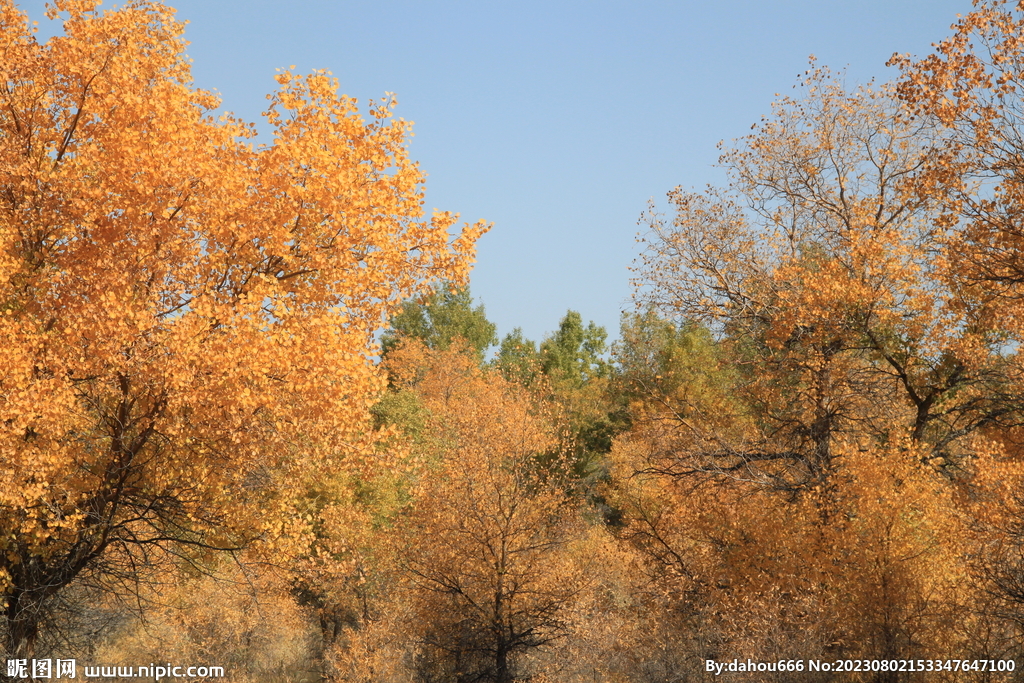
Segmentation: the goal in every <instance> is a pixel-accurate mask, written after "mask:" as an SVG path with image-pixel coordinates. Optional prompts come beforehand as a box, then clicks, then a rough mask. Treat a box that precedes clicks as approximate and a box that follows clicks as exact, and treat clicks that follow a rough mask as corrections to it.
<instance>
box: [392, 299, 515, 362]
mask: <svg viewBox="0 0 1024 683" xmlns="http://www.w3.org/2000/svg"><path fill="white" fill-rule="evenodd" d="M496 331H497V328H496V327H495V325H494V323H492V322H491V321H489V320H488V319H487V316H486V315H485V313H484V307H483V304H480V305H479V306H476V307H474V306H473V297H472V295H471V294H470V293H469V287H468V286H466V287H463V288H455V287H452V286H445V285H442V286H440V287H438V288H437V289H435V290H434V291H433V292H432V293H431V294H430V295H429V296H428V297H427V298H426V299H425V300H424V301H422V302H420V301H416V300H409V301H406V302H404V303H403V304H402V310H401V311H399V313H398V314H397V315H395V316H394V317H393V318H392V319H391V329H390V330H388V331H387V332H385V333H384V335H383V336H382V337H381V347H382V355H384V356H386V355H387V354H388V353H389V352H391V351H392V350H393V349H394V348H395V347H396V346H397V345H398V343H399V341H400V340H401V339H403V338H406V339H408V338H411V339H419V340H421V341H423V343H425V344H426V345H427V346H428V347H429V348H431V349H435V350H443V349H447V348H448V347H449V346H450V345H451V343H452V340H454V339H457V338H462V339H465V340H466V342H467V343H468V344H469V346H470V347H471V348H472V349H473V351H474V353H475V354H476V357H477V362H483V359H484V354H485V353H486V352H487V349H488V348H490V347H491V346H494V345H495V344H497V343H498V338H497V334H496Z"/></svg>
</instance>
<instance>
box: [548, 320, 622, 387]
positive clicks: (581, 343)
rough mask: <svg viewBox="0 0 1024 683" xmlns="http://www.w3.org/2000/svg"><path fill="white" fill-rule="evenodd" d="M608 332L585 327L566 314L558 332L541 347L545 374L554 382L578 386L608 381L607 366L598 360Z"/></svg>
mask: <svg viewBox="0 0 1024 683" xmlns="http://www.w3.org/2000/svg"><path fill="white" fill-rule="evenodd" d="M607 338H608V332H607V331H605V329H604V328H603V327H601V326H600V325H595V324H594V322H593V321H591V322H590V323H589V324H588V325H587V326H586V327H584V326H583V319H582V317H580V314H579V313H577V312H576V311H569V312H567V313H566V314H565V317H564V318H562V320H561V322H559V324H558V330H557V331H556V332H555V333H554V334H553V335H551V336H549V337H548V338H547V339H545V340H544V341H543V342H542V343H541V345H540V361H541V368H542V369H543V371H544V374H546V375H548V376H549V377H551V378H552V380H553V381H555V382H567V383H569V384H572V385H576V386H580V385H582V384H584V383H585V382H587V381H588V380H590V379H594V378H597V377H607V376H608V374H609V371H610V367H609V365H608V362H607V361H606V360H604V359H603V358H602V357H601V356H602V354H604V352H605V350H606V344H605V340H606V339H607Z"/></svg>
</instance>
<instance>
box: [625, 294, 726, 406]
mask: <svg viewBox="0 0 1024 683" xmlns="http://www.w3.org/2000/svg"><path fill="white" fill-rule="evenodd" d="M620 334H621V338H620V340H619V341H618V342H616V343H615V346H614V348H613V355H614V357H615V361H616V363H617V365H618V373H617V380H618V382H617V384H618V386H619V391H621V392H623V393H624V394H625V395H626V396H627V397H628V398H629V399H631V400H636V399H649V398H652V397H656V396H657V397H665V396H688V397H690V398H691V399H692V400H694V401H696V402H697V403H700V402H701V401H700V400H699V397H702V396H704V397H706V396H709V395H712V394H715V395H720V394H722V393H723V392H725V391H726V390H727V387H729V386H731V385H733V384H734V383H735V380H734V378H733V375H734V373H733V372H732V371H731V370H730V369H729V368H728V366H727V365H726V364H724V363H723V358H722V356H723V351H722V349H721V347H720V346H719V344H718V343H717V342H716V341H715V339H714V337H713V336H712V334H711V331H710V330H709V329H708V328H706V327H704V326H702V325H699V324H697V323H689V322H688V323H683V324H681V325H677V324H675V323H673V322H671V321H669V320H666V319H665V318H662V317H661V316H659V315H658V313H657V312H656V311H654V310H653V309H651V308H648V309H646V310H644V311H642V312H638V313H630V312H624V313H623V314H622V323H621V328H620Z"/></svg>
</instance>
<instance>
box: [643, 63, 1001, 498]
mask: <svg viewBox="0 0 1024 683" xmlns="http://www.w3.org/2000/svg"><path fill="white" fill-rule="evenodd" d="M804 88H805V93H806V95H805V96H804V97H802V98H796V97H786V98H782V99H780V100H779V101H778V102H777V103H776V104H775V107H774V112H773V114H772V115H771V116H769V117H766V118H765V119H764V120H763V121H762V122H761V123H760V124H759V125H757V126H755V132H754V133H752V134H751V135H749V136H747V137H745V138H743V139H742V140H741V141H740V143H739V144H738V145H737V146H736V147H735V148H733V149H728V150H726V151H725V153H724V154H723V156H722V164H723V165H724V166H725V167H726V168H727V170H728V171H729V172H730V173H731V175H732V179H733V182H732V184H731V185H730V187H729V188H726V189H716V188H712V189H709V190H708V191H706V192H704V193H695V192H688V191H685V190H683V189H681V188H677V189H676V190H674V191H673V192H672V193H670V201H671V203H672V206H673V211H674V217H673V218H672V219H671V220H667V219H664V218H663V217H661V216H660V215H659V214H657V213H656V212H651V213H649V214H648V221H649V225H650V228H651V231H650V233H649V234H648V236H647V237H646V238H645V239H644V243H645V245H646V251H645V254H644V256H643V262H642V265H641V266H640V267H639V268H638V274H639V277H638V285H639V287H640V292H639V296H640V299H641V300H642V301H645V302H648V303H650V304H651V305H654V306H656V307H657V308H658V309H659V310H660V311H662V312H663V313H664V314H665V315H667V316H669V317H670V318H673V319H675V320H679V321H681V322H683V323H686V322H688V321H692V322H695V323H700V324H702V325H705V326H707V327H708V328H709V329H711V330H712V331H714V332H715V333H716V334H717V335H719V337H720V338H721V339H722V340H723V341H724V342H726V343H727V345H728V346H729V347H730V353H731V356H732V359H733V362H735V363H736V367H737V369H738V370H739V371H740V372H741V373H742V374H743V376H744V378H745V379H744V381H743V382H742V383H741V384H739V385H738V386H739V387H741V393H742V399H743V402H744V403H745V404H746V405H747V406H748V412H749V414H750V415H751V416H753V418H754V419H755V420H756V422H755V423H754V425H753V426H754V429H752V430H747V431H746V434H745V436H744V438H743V439H740V440H736V439H726V438H723V437H722V434H721V433H718V432H716V431H715V430H714V429H708V428H705V427H704V426H702V424H701V422H700V420H688V421H686V422H685V423H680V428H681V429H682V430H683V431H686V432H688V433H689V435H688V436H687V439H689V440H690V441H691V442H693V443H695V442H697V441H699V442H701V443H702V444H703V445H701V446H699V447H697V448H695V449H692V450H691V452H690V454H691V456H697V457H696V459H692V458H691V460H690V463H689V464H690V465H691V466H693V467H696V468H698V469H704V470H707V471H713V472H719V473H728V472H731V473H736V474H741V473H742V475H743V476H751V477H755V478H758V479H761V480H762V481H764V482H765V483H770V484H771V485H773V486H777V487H782V488H801V487H804V486H806V485H814V484H815V483H820V482H822V481H825V480H826V479H827V478H828V476H829V473H830V472H831V471H832V470H833V448H834V447H835V445H836V444H837V443H838V442H839V441H842V440H847V439H855V440H856V439H866V440H867V441H866V442H865V443H867V442H874V443H882V442H886V441H888V440H891V439H893V438H900V437H901V436H902V435H908V436H909V437H910V438H911V439H912V440H914V441H915V442H920V443H927V444H929V448H930V453H931V456H930V457H934V458H939V457H941V458H944V459H954V460H955V459H957V458H958V457H959V456H960V455H963V454H964V451H963V450H962V449H961V446H962V444H963V443H964V441H963V439H964V437H966V436H967V435H969V434H971V433H974V432H976V431H977V430H978V429H980V428H983V427H986V426H993V425H998V424H1004V423H1007V422H1012V421H1013V420H1015V419H1016V418H1015V414H1016V412H1015V410H1016V409H1015V402H1014V401H1013V400H1011V399H1010V398H1009V393H1008V392H1009V389H1010V385H1009V384H1007V382H1006V375H1005V373H1004V372H1003V371H1002V369H1001V367H1000V363H1001V360H1000V359H999V357H998V353H997V350H998V339H997V338H995V337H994V336H992V335H978V334H975V330H974V328H972V326H971V325H970V324H968V323H967V322H966V321H965V318H964V317H963V315H962V311H961V309H960V307H959V306H958V303H957V302H958V299H957V297H956V296H954V294H955V292H954V288H953V287H951V286H950V285H949V284H948V283H947V282H946V281H945V280H943V279H942V277H941V276H940V269H941V267H942V263H943V260H942V258H940V255H941V253H943V248H944V244H945V243H944V240H943V234H942V232H941V230H939V229H938V228H937V227H936V224H935V222H934V221H935V219H936V217H937V216H938V215H939V213H940V209H939V205H940V202H939V200H938V199H937V198H936V197H935V196H934V195H933V194H931V193H929V192H927V191H925V190H924V189H923V188H922V187H921V186H920V185H919V183H918V176H917V175H916V174H917V172H918V171H920V170H921V169H923V168H924V167H925V166H926V163H927V160H928V158H929V155H930V154H931V153H932V150H933V149H934V147H936V146H938V145H940V144H941V142H942V140H943V137H942V132H941V130H940V129H939V127H938V126H937V125H936V124H935V123H934V122H932V121H927V120H920V119H914V118H912V117H909V116H907V115H905V113H904V112H903V111H902V109H901V108H900V106H899V103H898V102H897V100H896V99H895V97H894V93H893V89H892V88H891V87H890V86H862V87H860V88H858V89H856V90H855V91H852V92H847V91H846V90H845V89H844V88H843V87H842V86H840V85H839V84H838V82H837V81H836V80H835V79H834V78H833V77H832V76H831V74H829V73H828V72H827V71H826V70H824V69H820V68H812V70H811V71H809V72H808V74H807V77H806V80H805V83H804ZM968 345H970V346H972V347H973V348H975V349H977V351H978V353H976V354H975V355H974V357H973V359H972V360H970V361H968V360H966V359H965V357H964V355H963V354H962V353H960V349H962V348H963V347H965V346H968Z"/></svg>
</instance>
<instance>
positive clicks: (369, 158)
mask: <svg viewBox="0 0 1024 683" xmlns="http://www.w3.org/2000/svg"><path fill="white" fill-rule="evenodd" d="M97 4H98V3H97V2H93V1H92V0H59V1H58V2H56V3H55V5H54V7H53V9H51V10H50V16H51V17H55V16H56V15H57V14H58V13H63V14H64V15H65V17H66V18H65V20H64V34H63V35H59V36H56V37H54V38H51V39H50V40H49V41H47V42H46V43H45V44H40V43H38V42H37V41H36V39H35V38H34V37H33V35H32V29H31V28H30V24H29V22H28V19H27V17H26V16H25V15H24V14H23V13H22V12H21V11H19V10H18V9H17V8H16V7H15V5H14V4H13V3H11V2H4V3H0V72H2V77H0V82H2V83H3V86H2V88H0V99H2V106H0V129H2V134H0V187H2V190H0V273H2V274H0V340H2V341H0V528H2V529H3V532H2V535H0V596H2V610H3V614H4V617H5V622H6V623H5V631H6V642H5V647H6V650H7V652H8V655H9V656H14V657H31V656H32V655H33V649H34V645H35V642H36V639H37V635H38V618H39V614H40V611H41V610H42V609H43V607H44V606H45V604H46V603H47V601H48V600H50V599H51V598H52V597H53V596H54V595H55V594H56V593H58V592H59V591H61V590H63V589H64V588H65V587H67V586H68V585H69V584H71V583H72V582H75V581H86V580H90V581H93V582H97V583H99V584H101V585H104V586H107V587H108V588H112V589H115V590H124V589H126V587H127V588H130V586H131V585H132V583H133V582H134V581H135V580H136V579H137V578H138V575H139V572H142V571H145V569H146V568H147V567H148V566H151V565H152V563H153V562H155V561H156V559H157V558H158V557H159V556H160V553H161V552H163V551H170V552H177V553H178V554H179V555H182V556H185V557H187V556H188V555H189V553H192V552H207V551H216V550H224V549H232V548H239V547H242V546H244V545H246V544H247V543H250V542H251V541H253V540H254V539H257V538H261V537H262V538H270V537H283V536H295V537H300V536H301V534H302V533H303V528H304V523H303V522H300V520H298V518H297V517H296V516H295V515H293V514H292V513H291V512H289V511H290V510H291V509H292V508H291V505H290V502H289V495H290V494H289V492H288V489H287V488H286V487H282V486H279V484H280V483H282V480H283V479H284V478H287V477H291V478H294V477H297V476H301V474H302V471H303V469H304V468H310V467H312V468H321V469H329V468H330V467H334V466H336V464H337V463H338V462H341V461H345V460H346V459H351V458H354V457H355V456H357V455H358V453H359V451H360V449H361V447H360V445H359V444H360V442H361V441H364V440H365V438H364V435H365V434H366V433H367V427H366V407H367V405H368V404H369V403H370V402H371V401H372V399H373V397H374V396H375V395H376V393H377V391H378V390H379V388H380V387H381V382H380V381H379V380H378V378H377V375H376V372H375V370H374V368H373V366H372V364H371V363H370V362H369V360H368V356H369V355H371V354H372V353H373V345H372V336H373V333H374V331H375V330H376V329H377V328H378V327H379V326H380V324H381V323H382V321H383V320H384V319H386V318H387V317H388V316H389V315H390V314H391V313H392V312H394V311H395V310H396V308H397V307H398V305H399V303H400V302H401V301H402V300H403V299H405V298H408V297H410V296H412V295H414V294H416V293H417V292H419V291H421V290H422V288H423V286H424V283H425V281H427V280H430V279H432V278H444V279H447V280H450V281H453V282H456V283H461V282H462V281H464V278H465V275H466V272H467V268H468V264H469V262H470V260H471V256H472V252H473V244H474V242H475V240H476V239H477V237H479V235H480V234H481V233H482V232H483V231H484V229H485V226H484V225H482V224H478V225H476V226H473V227H466V228H464V229H463V230H462V232H461V233H460V234H459V235H458V236H457V237H456V238H455V239H454V241H452V239H451V237H450V234H449V231H450V229H451V228H452V226H453V225H454V224H455V222H456V219H455V217H454V216H452V215H449V214H436V215H434V216H433V217H432V218H429V219H424V217H423V215H422V212H423V209H422V205H423V192H422V183H423V175H422V173H421V172H420V170H419V169H418V167H417V166H416V164H414V163H413V162H412V161H410V160H409V158H408V156H407V153H406V148H405V143H406V137H407V135H408V132H409V124H408V123H406V122H404V121H402V120H400V119H399V120H396V119H394V118H392V115H391V109H392V107H393V106H394V101H393V100H391V99H386V100H384V101H382V102H380V103H377V104H374V105H372V106H371V107H370V109H369V117H368V119H367V120H364V119H363V118H362V117H361V116H360V115H359V113H358V110H357V106H356V102H355V101H354V100H352V99H350V98H347V97H344V96H340V95H338V93H337V87H338V86H337V83H336V82H335V80H334V79H333V78H331V77H330V75H329V74H327V73H325V72H314V73H312V74H310V75H308V76H300V75H296V74H293V73H291V72H283V73H281V74H279V75H278V76H277V80H278V82H279V83H280V85H281V87H280V89H279V90H278V91H277V92H276V93H274V94H273V95H272V96H271V97H270V102H269V105H268V109H267V113H266V116H267V120H268V123H269V125H270V127H271V128H272V130H273V132H272V137H273V143H272V144H269V145H255V144H254V143H255V140H254V137H255V132H254V129H253V127H252V126H251V125H249V124H245V123H243V122H242V121H239V120H237V119H235V118H233V117H231V116H225V117H221V118H219V119H215V118H214V117H213V115H212V112H213V111H214V110H215V109H216V108H217V107H218V105H219V102H218V100H217V99H216V98H215V97H214V96H213V95H211V94H210V93H208V92H205V91H202V90H198V89H196V88H194V87H193V86H192V84H191V78H190V75H189V66H188V59H187V57H186V56H185V54H184V42H183V40H182V38H181V35H182V30H183V26H182V24H181V23H179V22H177V21H175V19H174V17H173V10H171V9H169V8H167V7H165V6H163V5H161V4H158V3H156V2H149V1H148V0H137V1H133V2H129V3H127V4H126V5H125V6H123V7H122V8H120V9H117V10H108V11H104V12H100V11H98V10H97V9H96V5H97ZM257 509H258V510H259V513H258V514H256V513H255V512H254V511H255V510H257ZM188 548H191V550H187V549H188Z"/></svg>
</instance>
